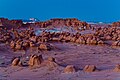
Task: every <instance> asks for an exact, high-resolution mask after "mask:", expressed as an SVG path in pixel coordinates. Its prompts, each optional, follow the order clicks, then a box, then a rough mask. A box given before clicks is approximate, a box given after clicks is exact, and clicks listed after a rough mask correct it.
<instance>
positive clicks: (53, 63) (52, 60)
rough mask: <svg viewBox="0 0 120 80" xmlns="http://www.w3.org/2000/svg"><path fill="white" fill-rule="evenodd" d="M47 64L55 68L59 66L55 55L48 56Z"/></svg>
mask: <svg viewBox="0 0 120 80" xmlns="http://www.w3.org/2000/svg"><path fill="white" fill-rule="evenodd" d="M46 65H47V66H48V67H49V68H55V67H57V66H59V65H58V64H57V63H56V61H55V58H53V57H48V60H47V62H46Z"/></svg>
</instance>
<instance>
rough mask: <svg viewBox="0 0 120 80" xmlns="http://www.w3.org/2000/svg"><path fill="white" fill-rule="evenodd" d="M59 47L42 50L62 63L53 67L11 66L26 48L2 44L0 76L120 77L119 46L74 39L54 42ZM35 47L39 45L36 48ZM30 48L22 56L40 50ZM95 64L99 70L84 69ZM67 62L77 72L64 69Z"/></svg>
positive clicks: (11, 79)
mask: <svg viewBox="0 0 120 80" xmlns="http://www.w3.org/2000/svg"><path fill="white" fill-rule="evenodd" d="M52 44H53V45H54V46H56V47H57V48H58V49H55V50H52V51H43V52H40V53H38V54H42V56H43V58H44V59H46V58H48V57H49V56H52V57H54V58H55V59H56V62H57V63H58V64H59V65H60V66H58V67H56V68H53V69H50V68H48V67H40V68H36V69H31V68H29V67H12V66H10V61H11V60H12V58H13V57H15V56H21V55H22V54H21V53H24V51H23V52H13V51H12V50H10V49H9V47H8V46H6V45H4V44H1V45H0V80H120V73H119V72H114V71H113V69H114V67H115V65H116V64H119V63H120V48H113V47H110V46H106V45H104V46H101V45H98V46H94V45H80V44H74V43H59V42H56V43H52ZM33 49H36V48H33ZM33 49H32V50H30V49H29V50H28V51H27V52H26V54H25V55H23V57H24V58H25V57H26V56H28V55H30V54H34V53H37V50H33ZM88 64H93V65H95V66H97V68H98V69H99V70H100V71H96V72H91V73H86V72H84V71H83V68H84V66H85V65H88ZM67 65H74V66H75V67H76V69H77V71H76V72H75V73H69V74H66V73H64V72H63V70H64V68H65V67H66V66H67Z"/></svg>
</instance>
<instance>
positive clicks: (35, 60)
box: [28, 55, 43, 67]
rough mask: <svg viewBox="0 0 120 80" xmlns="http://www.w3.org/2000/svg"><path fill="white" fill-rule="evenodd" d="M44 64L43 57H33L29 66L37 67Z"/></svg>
mask: <svg viewBox="0 0 120 80" xmlns="http://www.w3.org/2000/svg"><path fill="white" fill-rule="evenodd" d="M42 62H43V58H42V55H31V56H30V59H29V62H28V64H29V66H30V67H37V66H40V64H41V63H42Z"/></svg>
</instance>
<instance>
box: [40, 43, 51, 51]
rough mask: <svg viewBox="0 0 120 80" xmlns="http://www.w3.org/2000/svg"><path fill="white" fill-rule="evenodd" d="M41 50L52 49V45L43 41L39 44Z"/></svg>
mask: <svg viewBox="0 0 120 80" xmlns="http://www.w3.org/2000/svg"><path fill="white" fill-rule="evenodd" d="M39 49H40V50H51V45H50V44H48V43H41V44H40V46H39Z"/></svg>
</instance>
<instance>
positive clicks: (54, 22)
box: [35, 18, 91, 30]
mask: <svg viewBox="0 0 120 80" xmlns="http://www.w3.org/2000/svg"><path fill="white" fill-rule="evenodd" d="M35 26H39V27H41V28H46V27H49V26H53V27H60V26H67V27H74V28H76V29H80V28H81V30H84V29H90V28H91V26H90V25H89V24H88V23H86V22H82V21H79V20H78V19H76V18H67V19H59V18H56V19H50V20H48V21H45V22H36V23H35Z"/></svg>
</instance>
